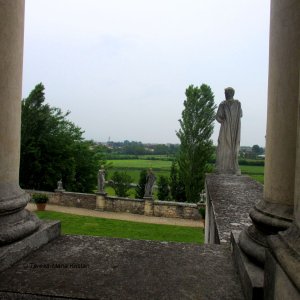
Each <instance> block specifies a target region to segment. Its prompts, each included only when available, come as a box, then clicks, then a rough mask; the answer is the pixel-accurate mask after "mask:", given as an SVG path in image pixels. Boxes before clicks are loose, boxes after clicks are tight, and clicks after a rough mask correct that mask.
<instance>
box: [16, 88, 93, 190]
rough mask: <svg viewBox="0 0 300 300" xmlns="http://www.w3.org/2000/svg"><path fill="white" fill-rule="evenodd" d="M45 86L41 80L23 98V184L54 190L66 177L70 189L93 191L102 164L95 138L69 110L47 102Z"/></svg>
mask: <svg viewBox="0 0 300 300" xmlns="http://www.w3.org/2000/svg"><path fill="white" fill-rule="evenodd" d="M44 90H45V87H44V85H43V84H42V83H39V84H38V85H36V86H35V88H34V89H33V90H32V92H31V93H30V94H29V96H28V97H27V98H25V99H23V100H22V125H21V156H20V160H21V161H20V184H21V186H22V187H24V188H32V189H36V190H47V191H52V190H54V189H55V188H56V187H57V181H58V180H59V179H62V181H63V184H64V187H65V188H66V189H67V190H69V191H78V192H91V191H92V190H93V189H94V188H95V186H96V182H97V166H98V160H97V157H96V156H95V155H94V152H93V151H92V150H91V142H87V141H84V140H83V138H82V134H83V132H82V130H81V129H80V128H79V127H77V126H76V125H75V124H74V123H72V122H70V121H69V120H67V116H68V115H69V112H67V113H63V112H62V111H61V110H60V109H59V108H55V107H51V106H49V105H48V104H45V93H44Z"/></svg>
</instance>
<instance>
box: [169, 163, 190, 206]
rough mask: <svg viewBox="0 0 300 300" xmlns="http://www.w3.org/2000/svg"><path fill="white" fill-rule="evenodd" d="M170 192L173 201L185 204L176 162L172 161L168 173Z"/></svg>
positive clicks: (181, 181)
mask: <svg viewBox="0 0 300 300" xmlns="http://www.w3.org/2000/svg"><path fill="white" fill-rule="evenodd" d="M170 192H171V197H172V199H173V200H175V201H180V202H185V201H186V196H185V188H184V183H183V180H182V178H181V175H180V173H179V170H178V167H177V161H176V160H173V162H172V165H171V171H170Z"/></svg>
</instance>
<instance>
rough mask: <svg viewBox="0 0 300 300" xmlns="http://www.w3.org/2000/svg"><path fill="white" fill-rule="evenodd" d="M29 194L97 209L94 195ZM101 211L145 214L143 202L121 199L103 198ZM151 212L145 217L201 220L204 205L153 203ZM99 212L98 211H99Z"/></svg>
mask: <svg viewBox="0 0 300 300" xmlns="http://www.w3.org/2000/svg"><path fill="white" fill-rule="evenodd" d="M27 192H28V193H29V194H33V193H42V194H47V195H48V197H49V203H50V204H54V205H61V206H70V207H78V208H86V209H99V207H97V204H96V197H97V195H96V194H84V193H72V192H54V193H53V192H44V191H34V190H27ZM103 201H104V202H103V203H102V204H101V210H103V211H111V212H127V213H132V214H140V215H144V214H145V200H144V199H131V198H122V197H112V196H104V197H103ZM150 207H151V211H147V215H153V216H156V217H166V218H182V219H193V220H200V219H202V217H201V214H200V213H199V208H200V207H203V208H204V207H205V204H194V203H181V202H171V201H154V202H153V203H152V204H151V206H150ZM99 210H100V209H99Z"/></svg>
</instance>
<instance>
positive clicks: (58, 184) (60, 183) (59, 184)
mask: <svg viewBox="0 0 300 300" xmlns="http://www.w3.org/2000/svg"><path fill="white" fill-rule="evenodd" d="M55 191H56V192H64V188H63V183H62V179H60V180H58V181H57V189H56V190H55Z"/></svg>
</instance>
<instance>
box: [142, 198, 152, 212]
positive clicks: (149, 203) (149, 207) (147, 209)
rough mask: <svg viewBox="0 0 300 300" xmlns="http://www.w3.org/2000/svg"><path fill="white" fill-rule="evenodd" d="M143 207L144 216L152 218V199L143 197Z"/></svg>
mask: <svg viewBox="0 0 300 300" xmlns="http://www.w3.org/2000/svg"><path fill="white" fill-rule="evenodd" d="M144 200H145V207H144V215H145V216H153V214H154V200H153V198H152V197H144Z"/></svg>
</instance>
